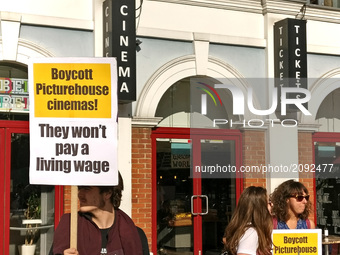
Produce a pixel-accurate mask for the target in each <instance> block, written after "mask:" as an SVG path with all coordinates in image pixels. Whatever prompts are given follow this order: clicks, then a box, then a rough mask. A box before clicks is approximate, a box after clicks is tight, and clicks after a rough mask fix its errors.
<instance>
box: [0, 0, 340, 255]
mask: <svg viewBox="0 0 340 255" xmlns="http://www.w3.org/2000/svg"><path fill="white" fill-rule="evenodd" d="M311 2H312V1H311ZM311 2H310V1H299V0H295V1H282V0H272V1H252V0H242V1H238V2H235V1H229V0H224V1H215V0H210V1H195V0H194V1H180V2H178V1H171V0H164V1H158V0H148V1H141V2H140V1H136V3H135V5H136V6H135V9H136V10H135V13H136V19H135V27H136V29H135V35H136V42H137V43H136V51H135V54H136V55H135V57H136V58H135V73H136V76H135V80H136V82H135V83H134V82H132V83H128V84H125V85H126V86H125V87H124V86H123V87H120V88H121V90H120V92H123V93H130V92H132V91H134V95H133V96H132V97H129V95H128V96H127V97H126V98H124V99H123V100H120V103H119V107H118V108H119V114H118V115H119V117H118V158H119V162H118V164H119V169H120V172H121V173H122V175H123V178H124V184H125V190H124V193H123V204H122V209H123V210H124V211H126V212H127V213H128V214H129V215H131V217H132V219H133V220H134V221H135V223H136V225H138V226H140V227H141V228H143V229H144V231H145V233H146V235H147V237H148V241H149V246H150V252H152V253H153V254H178V255H179V254H195V255H198V254H206V255H209V254H218V250H219V249H220V248H221V238H222V235H223V231H224V228H225V226H226V225H227V224H228V221H229V220H230V217H231V214H232V212H233V210H234V208H235V205H236V203H237V200H238V198H239V196H240V194H241V192H242V190H243V189H244V188H245V187H247V186H250V185H257V186H263V187H266V188H267V190H268V192H271V191H273V190H274V189H275V187H276V186H277V185H278V184H280V183H281V182H282V181H284V180H287V179H292V178H294V179H298V180H299V181H301V182H302V183H304V184H305V185H306V186H307V188H308V190H309V192H310V194H311V200H312V202H313V206H314V208H313V213H312V216H311V219H313V220H314V221H315V223H316V224H317V225H318V226H319V227H320V228H324V226H327V228H328V230H329V232H330V234H340V217H339V207H340V195H339V187H340V181H339V178H338V177H339V176H337V171H338V169H339V164H340V163H339V162H340V161H339V160H340V149H339V148H340V147H339V143H340V123H339V122H340V121H339V118H340V110H339V109H340V105H339V102H340V100H339V99H340V82H339V80H338V79H339V77H340V47H339V45H340V20H339V11H340V9H339V7H340V3H339V1H336V0H333V1H317V2H315V1H313V2H312V3H311ZM65 7H66V8H65ZM2 8H4V9H2ZM132 9H133V8H130V9H129V8H127V7H126V6H124V7H123V8H122V9H121V10H122V13H123V14H127V13H128V12H129V11H131V10H132ZM0 11H1V13H0V23H1V37H0V45H1V47H0V59H1V61H0V77H1V79H0V172H1V173H0V176H1V177H0V187H1V192H3V196H0V197H1V198H0V202H1V204H3V205H4V206H3V209H1V213H0V215H1V221H0V229H2V231H1V234H0V237H2V238H1V240H2V242H1V244H0V250H1V251H2V254H15V255H16V254H19V247H20V245H21V244H23V243H24V241H25V233H26V230H27V225H26V224H24V221H23V220H24V219H25V211H27V207H28V205H27V202H28V201H31V202H30V205H32V203H37V205H38V208H39V212H37V214H36V215H34V216H35V218H36V219H38V221H34V226H36V228H35V229H36V230H38V231H37V232H36V239H35V241H34V242H35V244H36V250H35V252H36V254H48V253H49V251H50V250H51V246H52V239H53V233H54V229H55V227H56V226H57V225H58V222H59V219H60V217H61V215H62V214H63V213H65V212H69V211H70V187H68V186H54V187H53V186H47V185H38V186H35V185H29V182H28V174H29V169H28V165H29V117H28V116H29V95H28V87H29V86H30V84H29V82H28V66H27V65H28V63H29V60H30V59H31V58H36V57H39V58H50V57H102V56H103V52H104V50H105V47H107V44H105V42H104V40H105V39H104V38H105V33H106V32H107V30H106V27H105V25H104V24H105V18H106V17H105V15H106V13H105V11H103V1H102V0H93V1H91V0H86V1H83V0H82V1H81V0H76V1H72V2H70V1H64V0H62V1H55V3H52V4H51V3H49V4H47V3H46V2H44V1H23V3H22V4H20V5H14V4H13V3H9V4H5V5H4V7H1V10H0ZM123 16H124V15H123ZM285 20H286V21H287V20H290V21H291V20H293V21H298V22H304V23H305V27H306V30H305V33H304V34H303V33H302V32H301V30H299V31H298V36H302V37H301V38H300V37H299V39H296V38H297V37H296V36H295V37H294V35H291V33H293V32H297V30H294V29H288V30H287V33H288V34H290V35H289V36H290V37H289V36H288V37H287V35H288V34H286V35H283V36H282V37H281V39H282V40H281V41H280V37H277V36H276V35H275V29H274V27H275V24H280V23H278V22H282V21H285ZM121 21H122V20H121ZM120 24H124V17H123V22H122V23H120ZM299 24H300V23H299ZM283 26H284V25H283ZM294 28H296V27H294ZM279 31H280V30H279ZM119 33H122V32H116V31H114V30H113V34H112V36H113V37H114V36H115V35H118V36H119ZM303 35H305V39H306V41H305V42H303V40H302V39H303ZM279 36H280V34H279ZM275 38H276V39H277V38H279V39H277V40H278V41H276V40H274V39H275ZM287 38H294V39H293V43H292V42H291V41H285V40H288V39H287ZM285 43H288V44H289V43H290V46H289V47H288V46H287V45H286V46H287V47H286V46H284V44H285ZM294 43H295V44H294ZM130 45H131V43H130ZM280 47H282V48H280ZM303 48H305V52H303ZM122 51H123V50H122ZM290 53H292V54H293V56H290V57H289V58H288V55H289V54H290ZM109 54H111V53H109ZM129 54H131V52H129ZM286 54H287V55H286ZM294 54H295V55H294ZM294 56H295V57H296V59H294V61H293V64H289V61H290V60H291V58H294ZM116 57H117V59H118V60H119V59H120V60H121V61H122V60H123V62H124V61H126V62H129V61H130V62H131V59H132V60H133V55H126V54H125V53H121V54H120V55H119V54H118V55H117V56H116ZM286 57H287V58H286ZM297 57H298V58H297ZM132 62H133V61H132ZM132 66H133V65H132ZM292 67H294V68H295V71H294V72H295V75H294V76H291V74H289V73H288V76H287V74H286V73H284V72H286V70H291V68H292ZM276 68H278V70H276ZM303 68H305V70H306V73H305V74H303V72H302V71H301V70H302V69H303ZM297 69H299V70H297ZM300 69H301V70H300ZM130 70H131V74H132V73H134V70H133V68H132V67H131V69H130ZM300 71H301V72H300ZM287 72H288V71H287ZM297 72H300V73H299V74H297ZM280 73H282V77H283V76H284V77H290V78H293V79H294V82H293V83H294V84H293V85H288V86H286V85H283V86H280V85H279V86H277V85H275V79H274V77H276V78H280V77H281V76H280V75H281V74H280ZM123 74H124V72H123ZM125 74H127V73H126V72H125ZM307 78H308V79H307ZM299 83H302V84H303V85H300V84H299ZM218 84H220V87H218V86H217V85H218ZM134 85H135V86H134ZM223 85H230V86H231V87H223ZM122 88H123V89H122ZM291 88H294V89H296V88H297V89H300V90H299V91H298V92H299V93H300V94H301V95H302V97H298V99H297V98H296V97H295V98H289V97H288V96H287V97H282V96H286V95H287V94H285V93H286V92H287V90H290V89H291ZM277 91H279V92H280V93H281V94H279V95H280V96H278V94H277V93H276V92H277ZM250 93H251V95H252V96H251V100H249V99H248V94H250ZM303 98H305V101H306V103H307V104H305V102H302V101H299V100H304V99H303ZM284 99H286V101H283V102H284V103H283V104H281V103H282V100H284ZM289 100H290V101H289ZM240 102H241V103H240ZM242 102H243V103H244V107H242V105H243V104H242ZM289 102H290V103H291V102H294V104H295V105H298V106H299V107H295V108H293V109H291V108H290V107H288V106H287V105H288V104H289ZM299 103H301V104H299ZM276 106H278V107H276ZM286 106H287V108H286ZM272 107H274V108H272ZM284 109H287V112H284ZM31 142H34V141H31ZM41 146H43V145H41ZM241 169H242V171H241ZM254 169H255V170H254ZM259 169H260V170H259ZM269 169H272V170H273V171H272V172H271V171H269ZM329 172H331V174H329ZM324 173H325V174H324ZM56 174H63V173H56Z"/></svg>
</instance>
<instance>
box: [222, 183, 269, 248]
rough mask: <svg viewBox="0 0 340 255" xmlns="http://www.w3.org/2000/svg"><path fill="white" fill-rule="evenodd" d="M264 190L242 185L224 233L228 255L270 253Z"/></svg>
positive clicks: (266, 201)
mask: <svg viewBox="0 0 340 255" xmlns="http://www.w3.org/2000/svg"><path fill="white" fill-rule="evenodd" d="M267 205H268V196H267V190H266V189H265V188H262V187H255V186H250V187H248V188H246V189H245V190H244V191H243V192H242V194H241V196H240V199H239V201H238V204H237V206H236V209H235V211H234V213H233V216H232V218H231V221H230V223H229V224H228V226H227V227H226V229H225V233H224V238H223V242H224V252H225V253H227V254H229V255H236V254H237V255H243V254H250V255H256V254H261V255H269V254H271V252H270V251H271V245H272V239H271V235H272V229H273V221H272V217H271V215H270V213H269V210H268V206H267Z"/></svg>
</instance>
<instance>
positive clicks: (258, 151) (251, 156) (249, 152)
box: [242, 130, 266, 188]
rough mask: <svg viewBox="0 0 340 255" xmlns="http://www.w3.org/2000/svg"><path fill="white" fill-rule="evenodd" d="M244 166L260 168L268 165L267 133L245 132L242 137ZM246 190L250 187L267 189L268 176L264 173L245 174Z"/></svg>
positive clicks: (258, 131)
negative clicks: (266, 151)
mask: <svg viewBox="0 0 340 255" xmlns="http://www.w3.org/2000/svg"><path fill="white" fill-rule="evenodd" d="M242 139H243V142H242V145H243V148H242V154H243V163H242V165H243V166H260V165H261V164H262V165H264V164H265V163H266V153H265V132H264V131H261V130H244V131H243V135H242ZM243 185H244V188H247V187H249V186H252V185H254V186H261V187H264V188H265V187H266V175H265V174H263V173H245V174H244V180H243Z"/></svg>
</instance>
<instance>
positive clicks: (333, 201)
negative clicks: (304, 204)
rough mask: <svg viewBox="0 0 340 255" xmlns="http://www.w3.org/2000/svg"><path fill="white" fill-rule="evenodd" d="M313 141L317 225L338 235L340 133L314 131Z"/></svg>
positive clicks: (339, 225)
mask: <svg viewBox="0 0 340 255" xmlns="http://www.w3.org/2000/svg"><path fill="white" fill-rule="evenodd" d="M313 141H314V159H315V189H316V203H315V204H316V213H317V226H318V227H319V228H322V229H325V228H327V229H328V232H329V234H330V235H340V215H339V212H340V194H339V190H340V134H339V133H315V134H314V135H313Z"/></svg>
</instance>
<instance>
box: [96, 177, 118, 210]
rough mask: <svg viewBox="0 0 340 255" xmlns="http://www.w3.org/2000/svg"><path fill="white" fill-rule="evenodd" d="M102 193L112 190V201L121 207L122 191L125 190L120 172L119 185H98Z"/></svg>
mask: <svg viewBox="0 0 340 255" xmlns="http://www.w3.org/2000/svg"><path fill="white" fill-rule="evenodd" d="M98 188H99V192H100V193H105V192H111V193H112V196H111V203H112V205H113V207H114V208H119V206H120V203H121V201H122V191H123V190H124V183H123V178H122V176H121V175H120V172H118V185H117V186H98Z"/></svg>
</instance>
